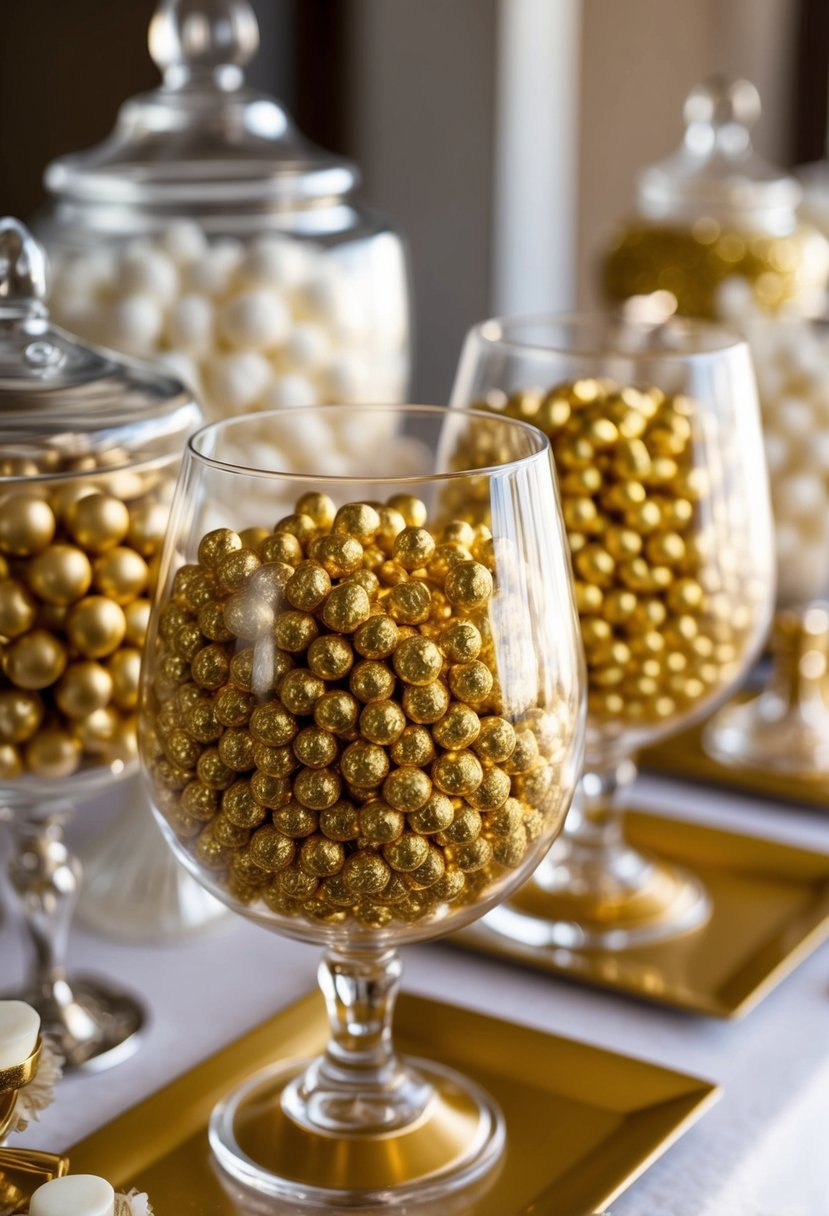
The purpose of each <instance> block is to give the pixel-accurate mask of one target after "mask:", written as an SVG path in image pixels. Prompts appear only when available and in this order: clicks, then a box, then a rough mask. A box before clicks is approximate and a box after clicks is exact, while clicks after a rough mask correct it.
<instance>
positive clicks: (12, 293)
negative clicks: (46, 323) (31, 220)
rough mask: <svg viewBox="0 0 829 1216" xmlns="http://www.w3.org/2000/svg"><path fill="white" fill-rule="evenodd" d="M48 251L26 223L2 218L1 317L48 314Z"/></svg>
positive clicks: (0, 236)
mask: <svg viewBox="0 0 829 1216" xmlns="http://www.w3.org/2000/svg"><path fill="white" fill-rule="evenodd" d="M45 298H46V254H45V253H44V252H43V248H42V246H41V245H39V244H38V242H37V241H36V240H35V238H34V237H33V236H32V234H31V232H29V229H28V228H27V227H26V226H25V224H21V222H20V220H18V219H14V217H13V216H10V215H7V216H4V217H3V218H2V219H0V316H3V317H33V316H37V317H45V316H46V305H45V304H44V303H43V301H44V300H45Z"/></svg>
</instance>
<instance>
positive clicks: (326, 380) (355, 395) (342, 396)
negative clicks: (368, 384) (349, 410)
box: [322, 354, 365, 405]
mask: <svg viewBox="0 0 829 1216" xmlns="http://www.w3.org/2000/svg"><path fill="white" fill-rule="evenodd" d="M364 382H365V369H364V367H363V365H362V364H361V362H360V361H359V360H357V359H355V358H354V356H353V355H345V354H343V355H338V356H337V357H336V358H335V359H333V360H332V361H331V364H330V365H329V366H328V367H327V368H326V370H325V372H324V374H323V376H322V389H323V393H324V395H325V399H326V401H331V402H334V403H337V404H342V405H348V404H349V403H351V402H358V401H360V400H361V399H362V398H361V391H362V389H363V385H364Z"/></svg>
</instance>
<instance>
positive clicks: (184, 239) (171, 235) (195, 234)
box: [161, 220, 207, 263]
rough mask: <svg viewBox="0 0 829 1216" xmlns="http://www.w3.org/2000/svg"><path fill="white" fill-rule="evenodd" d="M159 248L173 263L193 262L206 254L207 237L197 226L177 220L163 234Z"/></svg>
mask: <svg viewBox="0 0 829 1216" xmlns="http://www.w3.org/2000/svg"><path fill="white" fill-rule="evenodd" d="M161 247H162V249H163V250H164V252H165V253H166V254H167V255H168V256H169V257H171V258H172V259H173V261H174V262H178V263H182V262H193V261H195V260H196V258H201V257H203V256H204V254H205V253H206V252H207V237H206V236H205V233H204V229H203V228H200V227H199V225H198V224H195V223H193V222H192V221H191V220H178V221H177V222H176V223H175V224H171V225H170V227H169V228H168V229H167V230H166V231H165V232H164V233H163V235H162V237H161Z"/></svg>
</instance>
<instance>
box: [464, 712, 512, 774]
mask: <svg viewBox="0 0 829 1216" xmlns="http://www.w3.org/2000/svg"><path fill="white" fill-rule="evenodd" d="M472 748H473V750H474V752H475V754H476V755H477V756H478V758H479V760H481V761H482V763H483V764H503V762H504V761H505V760H509V758H510V756H511V755H512V753H513V751H514V750H515V731H514V729H513V727H512V725H511V723H509V722H507V721H506V719H505V718H497V717H492V718H482V719H481V729H480V733H479V734H478V737H477V739H476V740H475V741H474V743H473V744H472Z"/></svg>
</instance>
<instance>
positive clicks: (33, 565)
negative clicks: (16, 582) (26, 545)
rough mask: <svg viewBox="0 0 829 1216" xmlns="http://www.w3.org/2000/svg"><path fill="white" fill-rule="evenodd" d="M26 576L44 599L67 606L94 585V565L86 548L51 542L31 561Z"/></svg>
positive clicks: (30, 584) (31, 585)
mask: <svg viewBox="0 0 829 1216" xmlns="http://www.w3.org/2000/svg"><path fill="white" fill-rule="evenodd" d="M26 578H27V581H28V583H29V586H30V587H31V589H32V591H33V592H34V593H35V595H36V596H38V597H39V598H40V599H42V600H45V601H46V602H47V603H48V604H58V605H63V606H66V605H68V604H74V603H75V601H76V600H79V599H81V598H82V597H83V596H84V595H86V593H87V591H88V590H89V588H90V587H91V586H92V565H91V563H90V561H89V558H88V557H87V555H86V554H85V553H84V551H83V549H79V548H77V546H76V545H67V544H63V543H58V544H54V545H48V546H47V547H46V548H45V549H44V550H43V551H42V552H41V553H39V554H38V555H37V557H35V558H34V559H33V560H32V561H31V562H30V563H29V565H28V568H27V570H26Z"/></svg>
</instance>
